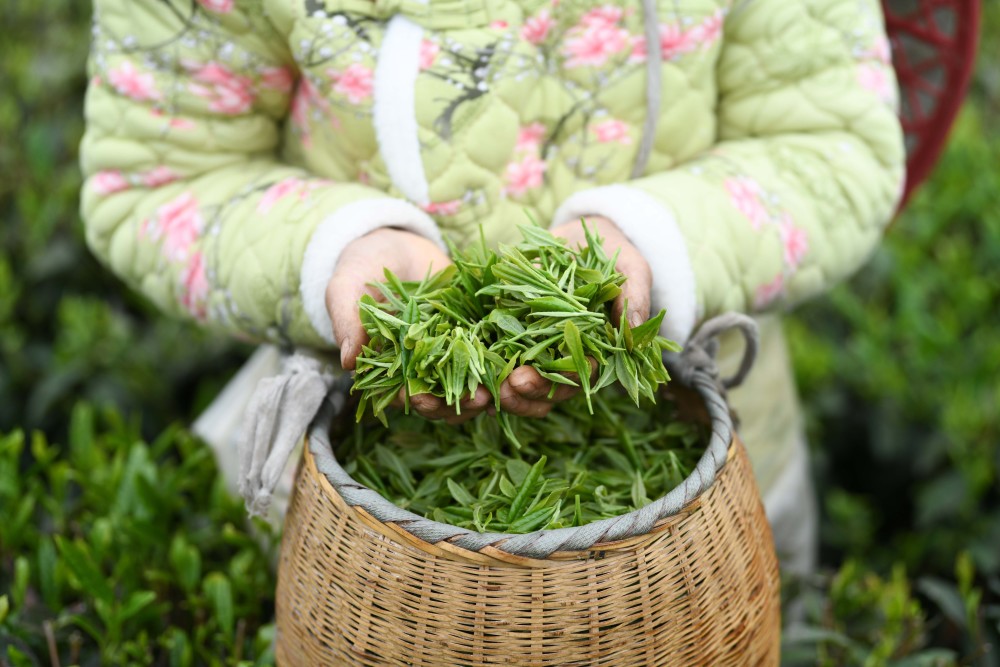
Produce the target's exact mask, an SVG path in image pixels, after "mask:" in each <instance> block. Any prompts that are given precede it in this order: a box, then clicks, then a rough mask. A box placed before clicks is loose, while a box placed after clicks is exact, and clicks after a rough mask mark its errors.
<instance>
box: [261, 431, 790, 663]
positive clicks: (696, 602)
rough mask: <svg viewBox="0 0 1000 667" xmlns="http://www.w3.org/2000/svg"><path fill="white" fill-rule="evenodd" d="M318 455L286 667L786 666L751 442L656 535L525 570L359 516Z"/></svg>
mask: <svg viewBox="0 0 1000 667" xmlns="http://www.w3.org/2000/svg"><path fill="white" fill-rule="evenodd" d="M306 449H307V454H306V457H305V459H304V461H303V465H302V467H301V469H300V471H299V475H298V481H297V486H296V490H295V495H294V497H293V499H292V504H291V507H290V509H289V512H288V519H287V522H286V525H285V535H284V539H283V544H282V554H281V564H280V567H279V578H278V591H277V621H278V628H279V636H278V642H277V654H278V660H279V662H280V663H281V664H282V665H285V666H297V665H372V666H375V665H421V666H423V665H426V666H429V665H494V664H518V665H526V666H527V665H530V666H532V667H549V666H551V667H555V666H557V665H558V666H561V667H565V666H572V665H600V666H607V667H627V666H630V665H684V666H687V665H712V666H716V665H739V666H741V667H742V666H747V665H768V666H769V665H777V664H778V652H779V626H780V623H779V604H778V569H777V560H776V558H775V555H774V549H773V546H772V542H771V533H770V529H769V527H768V524H767V520H766V517H765V516H764V511H763V507H762V505H761V502H760V498H759V495H758V492H757V489H756V487H755V485H754V482H753V475H752V473H751V470H750V466H749V462H748V460H747V457H746V452H745V449H744V447H743V445H742V444H741V443H739V441H734V443H733V446H732V447H731V448H730V453H729V457H728V461H727V463H726V465H725V466H724V467H723V469H722V471H721V472H720V474H719V476H718V478H717V479H716V480H715V483H714V484H713V485H712V487H711V488H710V489H709V490H708V491H707V492H706V493H704V494H703V495H702V496H701V497H699V498H698V499H696V500H695V501H694V502H692V503H690V504H689V505H687V506H686V507H685V508H684V509H683V510H682V511H681V512H680V513H678V514H677V515H675V516H672V517H669V518H667V519H664V520H662V521H661V522H659V523H658V524H657V526H656V529H655V530H654V531H652V532H650V533H649V534H647V535H643V536H640V537H637V538H632V539H629V540H625V541H623V542H621V543H616V544H608V545H602V547H601V549H600V550H590V551H587V552H573V553H559V554H554V556H553V557H552V558H550V559H547V560H544V561H538V560H536V561H529V560H527V559H523V561H522V562H521V563H514V562H511V559H510V558H509V557H507V556H506V555H505V554H499V555H500V556H502V558H501V559H496V558H492V557H491V556H490V555H489V553H488V552H485V553H484V552H481V553H478V554H477V553H473V552H467V551H465V550H462V549H457V548H454V547H451V546H450V545H431V544H428V543H426V542H422V541H421V540H418V539H416V538H414V537H412V536H410V535H408V534H407V533H405V532H404V531H402V530H401V529H399V528H397V527H395V526H392V525H390V524H381V523H380V522H377V521H376V520H374V519H373V518H372V517H371V516H370V515H367V514H366V513H365V512H364V511H363V510H360V509H358V508H351V507H348V506H347V505H346V504H345V503H344V501H343V500H342V498H341V497H340V496H339V494H338V493H337V492H336V491H335V490H334V489H333V487H332V486H331V485H330V483H329V482H328V480H327V479H326V478H325V477H324V476H323V475H322V474H320V473H319V472H318V471H317V469H316V466H315V462H314V459H313V457H312V456H311V455H310V454H309V453H308V448H306ZM449 547H450V548H449Z"/></svg>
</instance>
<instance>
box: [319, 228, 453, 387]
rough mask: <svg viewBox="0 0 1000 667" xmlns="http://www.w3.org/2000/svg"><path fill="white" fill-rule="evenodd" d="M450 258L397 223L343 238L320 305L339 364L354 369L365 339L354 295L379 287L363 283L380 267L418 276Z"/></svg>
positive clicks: (376, 275)
mask: <svg viewBox="0 0 1000 667" xmlns="http://www.w3.org/2000/svg"><path fill="white" fill-rule="evenodd" d="M450 262H451V260H450V259H448V256H447V255H446V254H444V253H443V252H442V251H441V249H440V248H438V246H437V245H435V244H434V243H433V242H431V241H429V240H427V239H425V238H423V237H422V236H418V235H416V234H413V233H410V232H406V231H402V230H398V229H392V228H382V229H378V230H375V231H374V232H371V233H369V234H366V235H365V236H362V237H360V238H358V239H355V240H354V241H352V242H351V243H350V244H348V246H347V247H346V248H344V251H343V253H342V254H341V256H340V259H339V260H338V261H337V266H336V268H335V269H334V273H333V276H332V277H331V279H330V282H329V283H328V284H327V288H326V308H327V312H328V313H329V314H330V319H331V322H332V324H333V335H334V338H336V340H337V343H338V344H339V345H340V362H341V365H342V366H343V367H344V368H345V369H347V370H354V369H355V367H356V363H355V359H356V357H357V356H358V354H360V353H361V347H362V346H363V345H364V344H365V343H367V342H368V335H367V334H366V333H365V330H364V327H363V326H362V325H361V318H360V316H359V314H358V300H359V299H360V298H361V297H362V295H364V294H370V295H371V296H373V297H375V298H376V299H379V300H381V293H380V292H379V291H378V290H376V289H375V288H373V287H370V286H369V285H368V283H369V282H372V281H376V280H382V279H383V267H386V268H388V269H389V270H391V271H393V272H394V273H396V275H398V276H399V277H400V278H401V279H402V280H414V279H416V280H419V279H420V278H423V277H424V275H425V274H426V273H427V271H428V270H430V271H437V270H439V269H442V268H444V267H445V266H447V265H448V264H449V263H450Z"/></svg>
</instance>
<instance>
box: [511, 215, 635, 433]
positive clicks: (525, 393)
mask: <svg viewBox="0 0 1000 667" xmlns="http://www.w3.org/2000/svg"><path fill="white" fill-rule="evenodd" d="M585 222H586V224H587V226H588V227H589V228H590V229H592V230H594V231H595V232H596V233H597V236H599V237H601V238H602V239H604V249H605V251H606V252H607V253H608V255H609V256H611V255H613V254H614V253H615V252H618V263H617V265H616V268H617V269H618V271H620V272H621V273H623V274H624V275H625V277H626V278H627V280H626V282H625V284H624V285H622V293H621V294H619V295H618V298H616V299H615V301H614V303H613V304H612V308H611V316H612V317H613V318H614V320H613V321H614V322H615V323H617V322H619V321H620V320H621V316H622V312H623V311H624V310H625V304H626V302H627V303H628V312H627V313H625V319H626V320H628V322H629V324H630V325H631V326H633V327H636V326H639V325H640V324H642V323H643V322H645V321H646V320H648V319H649V295H650V290H651V289H652V285H653V274H652V272H651V271H650V268H649V263H648V262H646V259H645V258H644V257H643V256H642V253H640V252H639V249H638V248H636V247H635V246H634V245H632V242H631V241H629V240H628V238H626V237H625V235H624V234H623V233H622V231H621V230H620V229H619V228H618V226H617V225H615V223H613V222H612V221H611V220H609V219H607V218H604V217H599V216H593V217H589V218H586V219H585ZM549 231H551V232H552V233H553V234H554V235H556V236H558V237H562V238H564V239H567V240H568V241H569V245H570V246H571V247H572V246H574V245H583V244H585V243H586V236H585V234H584V229H583V224H582V222H581V221H580V220H576V221H574V222H568V223H566V224H564V225H560V226H558V227H553V228H552V229H551V230H549ZM591 366H593V367H594V368H595V371H596V364H595V363H594V360H593V359H591ZM566 375H567V377H569V378H570V379H573V380H577V378H576V375H575V374H573V373H567V374H566ZM592 379H593V378H592ZM551 389H552V383H551V382H550V381H549V380H546V379H545V378H543V377H542V376H541V375H539V374H538V372H537V371H536V370H535V369H534V368H531V367H530V366H521V367H519V368H515V369H514V371H513V372H512V373H511V374H510V376H509V377H508V378H507V379H506V380H504V382H503V384H502V385H501V386H500V405H501V408H502V409H503V410H505V411H507V412H510V413H511V414H515V415H520V416H523V417H544V416H545V415H547V414H548V413H549V411H550V410H551V409H552V406H553V405H554V404H555V403H557V402H559V401H564V400H566V399H567V398H570V397H571V396H574V395H576V394H577V393H578V392H579V391H580V389H579V388H578V387H571V386H568V385H560V386H559V387H557V388H556V391H555V393H554V394H553V396H552V398H551V399H549V397H548V396H549V391H551Z"/></svg>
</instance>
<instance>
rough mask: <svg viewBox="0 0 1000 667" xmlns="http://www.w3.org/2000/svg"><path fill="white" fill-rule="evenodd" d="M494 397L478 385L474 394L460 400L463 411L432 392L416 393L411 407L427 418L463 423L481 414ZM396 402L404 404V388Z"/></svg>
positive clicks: (411, 398) (450, 422)
mask: <svg viewBox="0 0 1000 667" xmlns="http://www.w3.org/2000/svg"><path fill="white" fill-rule="evenodd" d="M492 400H493V398H492V396H490V392H489V391H487V390H486V387H477V388H476V391H475V393H474V394H473V395H472V396H469V397H466V398H463V399H462V400H461V401H459V406H460V408H461V413H457V412H456V410H455V406H454V405H448V404H447V403H445V401H444V399H443V398H439V397H437V396H433V395H431V394H414V395H413V396H410V408H411V409H412V410H413V411H414V412H416V413H417V414H418V415H420V416H421V417H423V418H425V419H443V420H445V421H446V422H448V423H449V424H461V423H464V422H467V421H469V420H470V419H473V418H475V417H477V416H478V415H480V414H481V413H482V412H483V411H485V410H486V408H487V407H488V406H489V405H490V404H491V402H492ZM395 403H396V404H397V405H400V406H401V405H402V404H403V390H402V389H401V390H400V392H399V396H398V397H397V399H396V401H395Z"/></svg>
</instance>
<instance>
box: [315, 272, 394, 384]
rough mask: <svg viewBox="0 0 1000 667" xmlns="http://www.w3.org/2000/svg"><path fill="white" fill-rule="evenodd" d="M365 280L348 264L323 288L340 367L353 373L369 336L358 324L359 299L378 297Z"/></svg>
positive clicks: (359, 320) (364, 277) (365, 277)
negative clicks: (337, 346) (338, 350)
mask: <svg viewBox="0 0 1000 667" xmlns="http://www.w3.org/2000/svg"><path fill="white" fill-rule="evenodd" d="M367 282H368V278H367V276H365V275H364V273H362V272H361V271H358V270H357V269H356V268H355V267H353V266H352V265H351V263H347V264H346V265H345V266H344V267H342V268H338V269H337V270H336V271H335V272H334V274H333V278H332V279H331V280H330V282H329V284H328V285H327V286H326V310H327V312H328V313H331V314H332V315H333V317H332V323H333V336H334V338H336V339H337V343H338V344H339V345H340V364H341V366H343V367H344V368H345V369H347V370H349V371H352V370H354V368H355V359H356V357H357V356H358V355H359V354H361V347H362V346H363V345H365V344H366V343H367V342H368V334H367V333H366V332H365V328H364V326H362V324H361V316H360V315H359V313H358V300H359V299H360V298H361V297H362V295H364V294H370V295H372V296H375V297H376V298H378V297H379V296H381V295H378V293H377V291H376V290H374V289H372V288H371V287H369V286H368V285H367Z"/></svg>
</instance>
